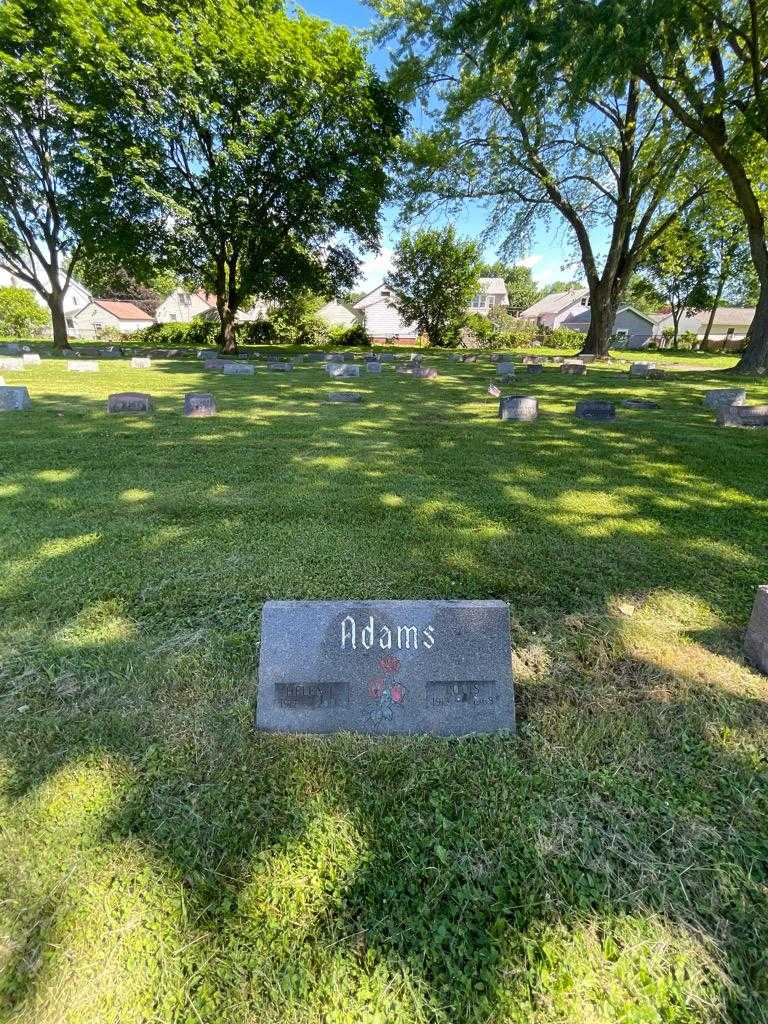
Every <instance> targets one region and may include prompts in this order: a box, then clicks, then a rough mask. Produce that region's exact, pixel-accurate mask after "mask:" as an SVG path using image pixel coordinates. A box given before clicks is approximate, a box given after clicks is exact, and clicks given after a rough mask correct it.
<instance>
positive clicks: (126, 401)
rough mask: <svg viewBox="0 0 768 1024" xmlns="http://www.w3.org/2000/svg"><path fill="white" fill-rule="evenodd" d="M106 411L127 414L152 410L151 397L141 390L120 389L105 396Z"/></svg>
mask: <svg viewBox="0 0 768 1024" xmlns="http://www.w3.org/2000/svg"><path fill="white" fill-rule="evenodd" d="M107 412H109V413H124V414H128V415H141V414H142V413H148V412H152V398H151V396H150V395H145V394H143V393H142V392H141V391H120V392H118V393H117V394H114V395H110V396H109V397H108V398H107Z"/></svg>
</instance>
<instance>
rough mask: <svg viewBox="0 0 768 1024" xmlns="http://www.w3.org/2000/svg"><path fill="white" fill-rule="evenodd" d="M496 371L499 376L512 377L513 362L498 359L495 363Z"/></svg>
mask: <svg viewBox="0 0 768 1024" xmlns="http://www.w3.org/2000/svg"><path fill="white" fill-rule="evenodd" d="M496 373H498V374H499V376H500V377H504V376H511V377H514V375H515V364H514V363H509V362H506V361H504V360H499V361H497V363H496Z"/></svg>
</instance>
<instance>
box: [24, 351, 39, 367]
mask: <svg viewBox="0 0 768 1024" xmlns="http://www.w3.org/2000/svg"><path fill="white" fill-rule="evenodd" d="M21 361H22V363H24V365H25V366H39V365H40V363H42V359H41V358H40V356H39V355H38V354H37V352H25V354H24V355H23V356H22V357H21Z"/></svg>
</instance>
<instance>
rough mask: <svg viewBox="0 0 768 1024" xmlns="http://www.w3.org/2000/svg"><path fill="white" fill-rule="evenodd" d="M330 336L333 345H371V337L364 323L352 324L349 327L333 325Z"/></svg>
mask: <svg viewBox="0 0 768 1024" xmlns="http://www.w3.org/2000/svg"><path fill="white" fill-rule="evenodd" d="M328 338H329V341H330V342H331V344H333V345H340V346H341V345H362V346H370V344H371V338H370V335H369V334H368V332H367V331H366V329H365V327H364V326H363V324H360V323H357V324H350V325H349V326H348V327H342V326H339V327H331V328H329V330H328Z"/></svg>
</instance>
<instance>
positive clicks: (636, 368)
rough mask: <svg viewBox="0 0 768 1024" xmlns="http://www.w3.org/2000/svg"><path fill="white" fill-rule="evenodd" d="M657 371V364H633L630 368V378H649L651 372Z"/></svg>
mask: <svg viewBox="0 0 768 1024" xmlns="http://www.w3.org/2000/svg"><path fill="white" fill-rule="evenodd" d="M655 369H656V363H632V365H631V366H630V368H629V375H630V377H643V378H645V377H647V376H648V374H649V373H650V372H651V370H655Z"/></svg>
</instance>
